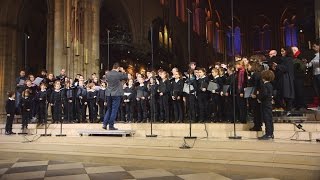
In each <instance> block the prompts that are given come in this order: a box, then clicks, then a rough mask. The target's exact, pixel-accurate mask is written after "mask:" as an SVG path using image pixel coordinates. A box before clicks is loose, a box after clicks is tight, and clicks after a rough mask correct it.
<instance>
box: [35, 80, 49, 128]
mask: <svg viewBox="0 0 320 180" xmlns="http://www.w3.org/2000/svg"><path fill="white" fill-rule="evenodd" d="M40 88H41V89H40V91H38V92H37V95H36V102H37V103H38V105H39V111H38V115H39V121H38V124H44V123H45V121H46V116H47V108H48V106H47V102H48V92H47V90H46V88H47V87H46V84H44V83H41V84H40Z"/></svg>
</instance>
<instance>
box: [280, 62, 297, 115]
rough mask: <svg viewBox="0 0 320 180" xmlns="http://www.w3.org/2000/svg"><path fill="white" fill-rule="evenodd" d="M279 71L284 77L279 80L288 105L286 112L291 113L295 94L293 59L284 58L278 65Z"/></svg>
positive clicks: (282, 94) (281, 91)
mask: <svg viewBox="0 0 320 180" xmlns="http://www.w3.org/2000/svg"><path fill="white" fill-rule="evenodd" d="M277 69H278V70H279V71H280V72H281V74H282V76H281V77H280V79H279V81H280V82H279V83H280V84H281V87H280V93H281V97H282V98H284V101H285V103H286V105H285V110H286V111H291V109H292V103H293V99H294V97H295V92H294V65H293V58H292V57H282V59H281V63H280V64H278V65H277Z"/></svg>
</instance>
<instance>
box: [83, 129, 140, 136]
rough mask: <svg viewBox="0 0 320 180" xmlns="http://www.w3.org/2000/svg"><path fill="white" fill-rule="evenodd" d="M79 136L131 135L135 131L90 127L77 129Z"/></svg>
mask: <svg viewBox="0 0 320 180" xmlns="http://www.w3.org/2000/svg"><path fill="white" fill-rule="evenodd" d="M78 133H79V135H80V136H122V137H126V136H133V135H134V134H135V131H132V130H104V129H102V130H101V129H99V130H96V129H91V130H79V131H78Z"/></svg>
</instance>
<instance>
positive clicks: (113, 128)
mask: <svg viewBox="0 0 320 180" xmlns="http://www.w3.org/2000/svg"><path fill="white" fill-rule="evenodd" d="M109 130H111V131H116V130H118V128H115V127H109Z"/></svg>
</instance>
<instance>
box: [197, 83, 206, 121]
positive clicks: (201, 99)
mask: <svg viewBox="0 0 320 180" xmlns="http://www.w3.org/2000/svg"><path fill="white" fill-rule="evenodd" d="M208 84H209V79H208V78H207V77H203V78H199V79H198V85H197V87H198V89H197V100H198V106H199V117H198V120H199V122H205V121H207V119H208V99H209V96H208V95H209V94H208V92H207V88H208ZM203 88H204V89H206V90H205V91H203V90H202V89H203Z"/></svg>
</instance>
